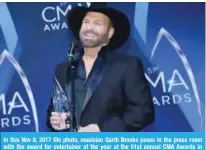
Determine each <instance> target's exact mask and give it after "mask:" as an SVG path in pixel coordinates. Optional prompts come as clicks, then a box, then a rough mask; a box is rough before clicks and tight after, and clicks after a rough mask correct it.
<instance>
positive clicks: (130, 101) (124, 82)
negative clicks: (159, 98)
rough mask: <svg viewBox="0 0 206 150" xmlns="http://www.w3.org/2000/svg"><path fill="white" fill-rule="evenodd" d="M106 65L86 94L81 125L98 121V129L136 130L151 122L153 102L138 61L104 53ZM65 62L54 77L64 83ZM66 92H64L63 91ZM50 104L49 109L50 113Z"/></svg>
mask: <svg viewBox="0 0 206 150" xmlns="http://www.w3.org/2000/svg"><path fill="white" fill-rule="evenodd" d="M105 58H106V60H107V61H106V62H107V63H108V67H107V68H106V70H105V71H104V72H103V73H101V75H100V76H101V77H100V81H98V82H97V83H96V87H95V88H94V89H93V91H92V92H91V94H90V95H87V96H86V99H85V102H84V105H83V108H82V114H81V119H80V123H79V124H80V126H82V127H84V126H86V125H88V124H98V126H99V128H100V130H101V131H105V132H114V131H118V132H125V131H138V130H140V129H142V128H143V127H145V126H147V125H148V124H150V123H152V122H153V121H154V105H153V101H152V96H151V92H150V88H149V85H148V82H147V80H146V78H145V76H144V71H143V66H142V63H141V61H140V60H139V59H138V58H136V57H134V56H126V55H123V54H117V53H111V52H110V53H108V54H107V55H106V57H105ZM67 66H68V64H67V63H62V64H60V65H58V67H57V69H56V71H55V76H56V77H57V79H58V80H59V81H60V84H61V85H62V87H65V83H66V80H65V79H66V76H65V74H66V71H67ZM65 92H66V91H65ZM51 107H52V104H51V105H50V109H49V116H48V118H49V117H50V111H51Z"/></svg>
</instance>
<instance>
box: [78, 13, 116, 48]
mask: <svg viewBox="0 0 206 150" xmlns="http://www.w3.org/2000/svg"><path fill="white" fill-rule="evenodd" d="M113 33H114V29H113V27H112V25H111V22H110V19H109V18H108V17H107V16H105V15H104V14H102V13H98V12H88V13H87V14H86V16H85V17H84V19H83V21H82V26H81V29H80V32H79V37H80V40H81V43H82V44H83V46H84V47H87V48H91V47H98V46H101V45H105V44H107V43H108V41H109V39H110V38H111V37H112V35H113Z"/></svg>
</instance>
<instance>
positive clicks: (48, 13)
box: [41, 2, 91, 32]
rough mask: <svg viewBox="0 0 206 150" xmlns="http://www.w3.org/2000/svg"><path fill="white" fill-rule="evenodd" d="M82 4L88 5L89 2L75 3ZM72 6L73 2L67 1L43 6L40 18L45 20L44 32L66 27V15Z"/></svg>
mask: <svg viewBox="0 0 206 150" xmlns="http://www.w3.org/2000/svg"><path fill="white" fill-rule="evenodd" d="M84 5H86V7H89V6H90V5H91V4H90V2H85V3H77V6H84ZM72 7H74V3H68V2H62V3H60V5H58V6H48V7H45V8H44V9H43V10H42V12H41V16H42V19H43V20H44V22H45V24H44V32H48V31H58V30H64V29H68V25H67V21H66V16H67V14H68V12H69V11H70V10H71V9H72Z"/></svg>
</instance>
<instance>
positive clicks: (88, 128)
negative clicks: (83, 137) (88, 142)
mask: <svg viewBox="0 0 206 150" xmlns="http://www.w3.org/2000/svg"><path fill="white" fill-rule="evenodd" d="M78 132H100V129H99V127H98V125H97V124H89V125H87V126H85V127H80V128H79V130H78Z"/></svg>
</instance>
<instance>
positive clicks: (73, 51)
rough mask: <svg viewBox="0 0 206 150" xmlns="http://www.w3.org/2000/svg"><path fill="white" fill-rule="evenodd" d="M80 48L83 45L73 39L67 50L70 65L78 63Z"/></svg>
mask: <svg viewBox="0 0 206 150" xmlns="http://www.w3.org/2000/svg"><path fill="white" fill-rule="evenodd" d="M80 49H81V45H80V44H78V43H77V42H74V41H73V42H72V44H71V46H70V48H69V50H68V52H67V60H68V62H69V64H70V65H73V66H74V65H76V64H77V63H78V60H79V58H80V51H81V50H80Z"/></svg>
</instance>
